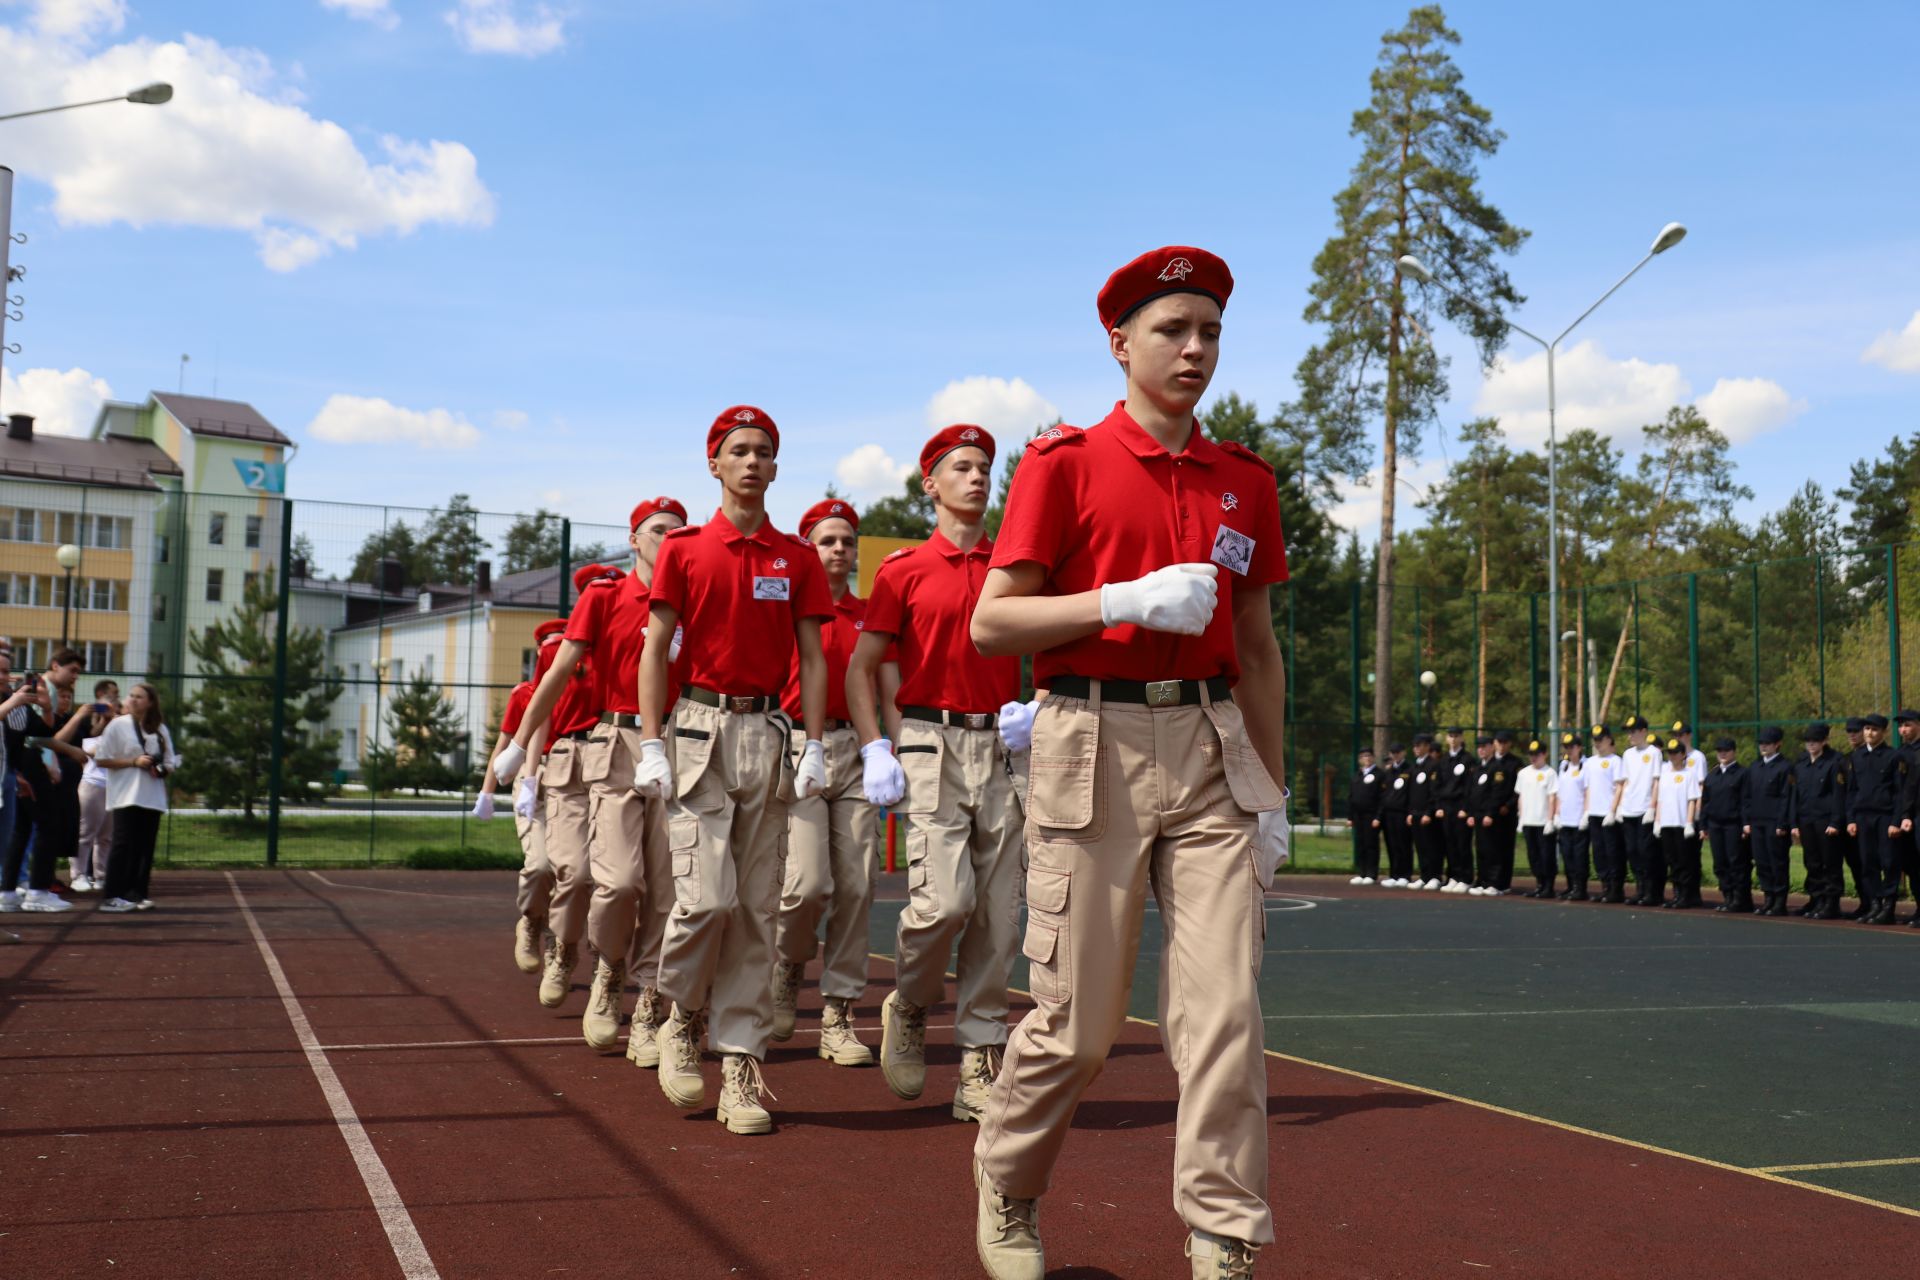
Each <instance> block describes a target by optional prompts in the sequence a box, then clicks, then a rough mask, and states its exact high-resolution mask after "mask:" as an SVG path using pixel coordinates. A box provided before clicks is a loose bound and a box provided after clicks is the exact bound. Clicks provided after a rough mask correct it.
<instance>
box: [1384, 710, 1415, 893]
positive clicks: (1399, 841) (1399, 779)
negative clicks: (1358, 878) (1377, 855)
mask: <svg viewBox="0 0 1920 1280" xmlns="http://www.w3.org/2000/svg"><path fill="white" fill-rule="evenodd" d="M1381 781H1382V783H1383V786H1382V788H1381V791H1380V816H1379V819H1378V821H1379V824H1380V834H1381V835H1382V836H1383V837H1384V838H1385V839H1386V842H1387V878H1386V879H1385V880H1382V881H1381V882H1380V887H1381V888H1383V889H1407V888H1411V887H1412V886H1413V885H1414V884H1415V883H1416V882H1415V881H1414V879H1413V831H1412V829H1411V828H1409V827H1408V825H1407V823H1408V819H1409V816H1410V814H1411V808H1410V806H1411V803H1412V800H1411V796H1412V792H1411V790H1410V788H1411V787H1412V785H1413V779H1412V770H1411V769H1409V768H1408V766H1407V748H1406V746H1405V745H1404V744H1402V743H1398V742H1390V743H1388V744H1387V763H1386V765H1385V768H1384V771H1383V772H1382V774H1381Z"/></svg>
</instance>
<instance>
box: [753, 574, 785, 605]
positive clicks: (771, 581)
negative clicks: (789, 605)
mask: <svg viewBox="0 0 1920 1280" xmlns="http://www.w3.org/2000/svg"><path fill="white" fill-rule="evenodd" d="M790 586H791V584H790V583H789V582H788V580H787V579H785V578H775V577H771V576H762V575H760V574H755V575H754V578H753V598H754V599H755V600H789V599H792V597H791V596H790V595H788V594H787V593H788V590H789V589H790Z"/></svg>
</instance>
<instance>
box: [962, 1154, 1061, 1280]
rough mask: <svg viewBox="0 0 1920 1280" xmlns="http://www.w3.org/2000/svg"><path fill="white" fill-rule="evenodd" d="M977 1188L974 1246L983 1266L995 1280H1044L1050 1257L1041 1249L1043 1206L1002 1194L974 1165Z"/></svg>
mask: <svg viewBox="0 0 1920 1280" xmlns="http://www.w3.org/2000/svg"><path fill="white" fill-rule="evenodd" d="M973 1185H974V1186H975V1187H977V1188H979V1191H980V1214H979V1217H978V1218H977V1219H976V1220H975V1223H974V1228H973V1245H974V1248H975V1249H977V1250H978V1251H979V1253H980V1265H981V1266H983V1267H985V1268H986V1269H987V1274H988V1275H989V1276H992V1277H993V1280H1043V1278H1044V1277H1045V1276H1046V1274H1047V1256H1046V1254H1045V1252H1044V1251H1042V1249H1041V1248H1040V1203H1039V1201H1037V1200H1016V1199H1014V1198H1013V1197H1012V1196H1005V1195H1001V1194H1000V1192H999V1191H998V1190H996V1189H995V1188H994V1185H993V1184H992V1183H991V1182H988V1181H987V1175H986V1173H985V1172H984V1171H982V1170H981V1168H980V1162H979V1161H978V1160H975V1161H974V1162H973Z"/></svg>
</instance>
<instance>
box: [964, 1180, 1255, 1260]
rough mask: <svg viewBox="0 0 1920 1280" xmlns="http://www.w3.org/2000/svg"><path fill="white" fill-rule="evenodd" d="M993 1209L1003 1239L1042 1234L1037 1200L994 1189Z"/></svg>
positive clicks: (1031, 1236) (996, 1224)
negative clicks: (1019, 1198) (1016, 1196)
mask: <svg viewBox="0 0 1920 1280" xmlns="http://www.w3.org/2000/svg"><path fill="white" fill-rule="evenodd" d="M993 1211H994V1217H995V1219H996V1221H995V1223H994V1225H995V1226H996V1227H997V1228H998V1229H999V1232H1000V1236H1001V1238H1002V1239H1005V1238H1007V1237H1009V1236H1021V1237H1025V1238H1028V1239H1031V1238H1033V1237H1035V1236H1038V1235H1039V1234H1040V1207H1039V1201H1037V1200H1017V1199H1015V1198H1014V1197H1012V1196H1009V1195H1003V1194H1002V1193H1001V1192H999V1191H994V1192H993ZM1249 1274H1251V1273H1249Z"/></svg>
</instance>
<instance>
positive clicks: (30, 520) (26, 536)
mask: <svg viewBox="0 0 1920 1280" xmlns="http://www.w3.org/2000/svg"><path fill="white" fill-rule="evenodd" d="M39 529H40V513H39V512H37V511H24V510H22V511H15V512H14V513H13V540H14V541H15V542H38V541H39V540H40V537H39Z"/></svg>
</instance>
